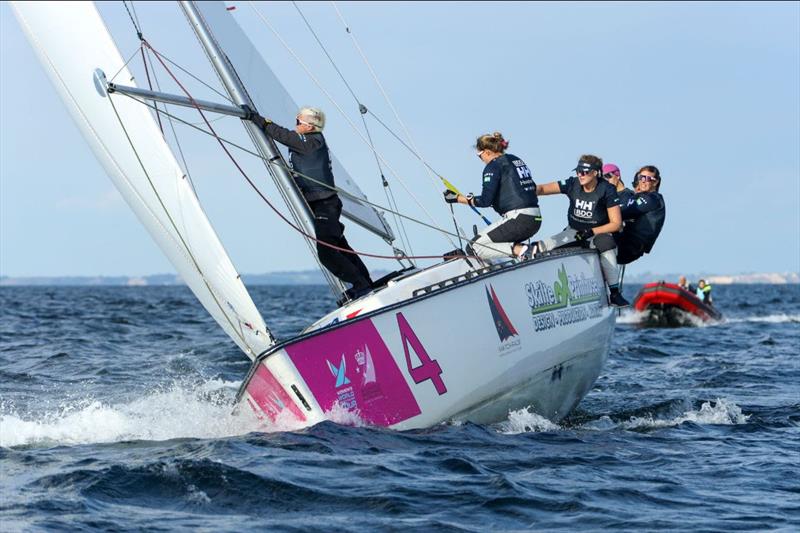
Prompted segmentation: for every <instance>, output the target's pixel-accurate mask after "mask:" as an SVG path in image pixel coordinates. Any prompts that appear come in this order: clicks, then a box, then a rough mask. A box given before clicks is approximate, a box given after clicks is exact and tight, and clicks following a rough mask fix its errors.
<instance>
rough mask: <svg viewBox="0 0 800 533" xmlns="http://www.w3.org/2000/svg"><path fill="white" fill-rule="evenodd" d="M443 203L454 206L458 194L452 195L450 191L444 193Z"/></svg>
mask: <svg viewBox="0 0 800 533" xmlns="http://www.w3.org/2000/svg"><path fill="white" fill-rule="evenodd" d="M444 201H445V202H447V203H448V204H456V203H458V194H457V193H454V192H453V191H451V190H450V189H447V190H446V191H444Z"/></svg>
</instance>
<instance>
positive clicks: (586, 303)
mask: <svg viewBox="0 0 800 533" xmlns="http://www.w3.org/2000/svg"><path fill="white" fill-rule="evenodd" d="M525 292H526V293H527V295H528V305H529V306H530V308H531V316H532V318H533V327H534V330H535V331H546V330H549V329H553V328H559V327H563V326H567V325H569V324H575V323H577V322H583V321H585V320H589V319H590V318H597V317H599V316H601V315H602V312H603V309H602V301H603V297H604V295H605V286H604V285H603V284H602V283H600V282H598V280H597V279H596V278H595V277H594V276H592V277H587V276H586V274H585V273H584V272H581V273H580V274H579V275H571V274H569V273H568V272H567V269H566V267H565V266H564V265H563V264H562V265H561V268H560V269H559V270H558V279H557V280H556V281H555V282H553V283H552V284H548V283H546V282H543V281H541V280H537V281H533V282H530V283H526V284H525Z"/></svg>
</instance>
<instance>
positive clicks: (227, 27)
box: [194, 1, 394, 241]
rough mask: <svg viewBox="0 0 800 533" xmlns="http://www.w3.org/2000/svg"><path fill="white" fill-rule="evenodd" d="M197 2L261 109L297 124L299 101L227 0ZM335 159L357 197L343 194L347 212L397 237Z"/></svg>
mask: <svg viewBox="0 0 800 533" xmlns="http://www.w3.org/2000/svg"><path fill="white" fill-rule="evenodd" d="M194 5H195V7H196V8H197V10H198V11H199V12H200V14H201V16H202V17H203V19H204V20H205V22H206V25H207V26H208V28H209V29H210V30H211V32H212V34H213V37H214V39H216V41H217V43H218V44H219V45H220V47H221V48H222V49H223V50H224V51H225V54H226V56H227V57H228V60H229V61H230V62H231V64H232V65H233V68H234V69H235V70H236V74H237V75H238V76H239V78H240V79H241V81H242V83H243V85H244V86H245V87H246V88H247V92H248V95H249V96H250V98H251V99H252V100H253V103H254V104H255V106H256V108H257V109H258V112H259V113H261V114H262V115H264V116H266V117H269V118H270V119H272V120H274V121H275V122H276V123H278V124H282V125H284V126H287V125H288V126H290V125H293V124H294V119H295V116H296V114H297V109H298V106H297V104H296V103H295V101H294V100H293V99H292V97H291V96H289V93H288V92H287V91H286V89H285V88H284V86H283V84H281V82H280V80H279V79H278V77H277V76H275V74H274V73H273V72H272V69H270V68H269V66H268V65H267V63H266V62H265V61H264V59H263V58H262V57H261V54H259V52H258V50H256V48H255V46H253V43H252V42H250V39H249V37H247V35H246V34H245V33H244V31H243V30H242V28H241V27H240V26H239V24H238V23H237V22H236V20H235V19H234V18H233V16H232V15H231V13H230V12H229V11H227V9H226V8H225V4H224V2H217V1H214V2H195V4H194ZM331 161H332V163H333V173H334V176H336V186H337V187H339V188H340V189H342V190H344V191H345V192H347V193H348V194H350V195H352V196H353V197H354V198H352V197H348V196H347V195H340V197H341V199H342V204H343V209H342V212H343V213H344V215H345V216H346V217H347V218H349V219H350V220H352V221H353V222H355V223H357V224H359V225H361V226H362V227H364V228H366V229H367V230H369V231H372V232H373V233H375V234H377V235H380V236H381V237H383V238H384V239H387V240H389V241H392V240H394V234H393V233H392V230H391V227H390V226H389V225H388V224H387V223H386V221H385V220H384V219H383V216H382V215H381V214H380V213H378V212H377V211H376V210H375V209H374V208H373V207H372V206H370V205H367V204H364V203H361V202H358V200H356V198H362V199H366V195H365V194H364V193H363V192H362V191H361V189H360V188H359V187H358V185H357V184H356V183H355V182H354V181H353V179H352V178H351V177H350V174H348V173H347V171H346V170H345V169H344V167H343V166H342V165H341V163H339V161H338V160H337V159H336V157H335V156H334V155H333V154H331Z"/></svg>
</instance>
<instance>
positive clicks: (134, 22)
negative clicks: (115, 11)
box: [122, 0, 142, 41]
mask: <svg viewBox="0 0 800 533" xmlns="http://www.w3.org/2000/svg"><path fill="white" fill-rule="evenodd" d="M122 5H124V6H125V11H127V12H128V17H130V19H131V24H133V29H134V30H136V35H137V37H139V40H140V41H141V40H142V30H140V29H139V25H138V24H137V21H138V17H137V20H133V15H131V10H130V9H128V2H126V1H125V0H122Z"/></svg>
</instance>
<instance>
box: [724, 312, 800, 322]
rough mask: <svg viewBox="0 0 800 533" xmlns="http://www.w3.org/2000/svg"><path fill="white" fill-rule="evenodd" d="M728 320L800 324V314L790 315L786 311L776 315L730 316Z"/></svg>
mask: <svg viewBox="0 0 800 533" xmlns="http://www.w3.org/2000/svg"><path fill="white" fill-rule="evenodd" d="M726 322H731V323H736V322H766V323H770V324H785V323H787V322H788V323H795V324H800V315H788V314H786V313H779V314H776V315H767V316H748V317H743V318H730V319H727V320H726Z"/></svg>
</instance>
